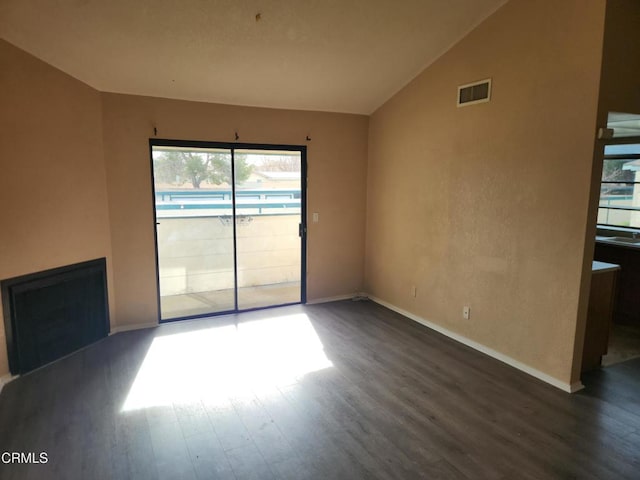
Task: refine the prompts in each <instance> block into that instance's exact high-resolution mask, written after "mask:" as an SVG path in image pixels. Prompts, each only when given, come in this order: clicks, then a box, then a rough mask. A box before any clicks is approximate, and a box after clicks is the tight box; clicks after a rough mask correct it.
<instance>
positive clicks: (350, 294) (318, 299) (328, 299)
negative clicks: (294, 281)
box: [306, 293, 356, 305]
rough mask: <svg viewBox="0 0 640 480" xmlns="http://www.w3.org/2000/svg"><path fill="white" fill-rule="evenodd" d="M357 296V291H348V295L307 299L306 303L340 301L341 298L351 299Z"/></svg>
mask: <svg viewBox="0 0 640 480" xmlns="http://www.w3.org/2000/svg"><path fill="white" fill-rule="evenodd" d="M355 296H356V294H355V293H348V294H346V295H336V296H335V297H324V298H314V299H313V300H307V303H306V304H307V305H315V304H316V303H329V302H339V301H341V300H351V299H352V298H353V297H355Z"/></svg>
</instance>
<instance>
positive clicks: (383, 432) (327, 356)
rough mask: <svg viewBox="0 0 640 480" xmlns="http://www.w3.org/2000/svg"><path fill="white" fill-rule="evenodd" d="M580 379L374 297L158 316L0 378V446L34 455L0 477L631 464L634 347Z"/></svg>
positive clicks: (511, 475) (612, 475) (420, 473)
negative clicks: (492, 351)
mask: <svg viewBox="0 0 640 480" xmlns="http://www.w3.org/2000/svg"><path fill="white" fill-rule="evenodd" d="M283 318H284V319H287V318H288V319H290V320H291V321H293V320H295V321H296V322H298V323H296V325H300V326H301V328H297V327H296V328H294V329H289V330H291V332H292V333H291V334H288V333H287V330H282V328H283V327H284V328H288V327H287V325H292V324H287V323H286V321H284V320H282V319H283ZM279 319H280V320H279ZM229 322H231V325H229ZM234 322H235V324H234ZM250 325H253V326H255V328H253V329H252V328H249V326H250ZM270 325H278V328H280V330H279V331H278V332H277V336H274V335H273V332H271V331H270V330H269V326H270ZM245 327H246V328H245ZM274 328H275V327H274ZM302 336H304V338H302ZM189 342H191V343H189ZM320 342H321V343H320ZM322 347H323V348H324V350H323V348H322ZM190 362H191V363H190ZM584 383H585V385H586V388H585V390H583V391H582V392H579V393H577V394H573V395H569V394H565V393H563V392H561V391H559V390H557V389H555V388H553V387H551V386H548V385H546V384H544V383H542V382H540V381H538V380H536V379H533V378H531V377H529V376H528V375H526V374H523V373H521V372H519V371H517V370H515V369H512V368H511V367H508V366H506V365H504V364H501V363H500V362H498V361H496V360H494V359H491V358H489V357H486V356H484V355H482V354H480V353H477V352H475V351H473V350H471V349H469V348H467V347H465V346H462V345H460V344H458V343H456V342H453V341H451V340H449V339H447V338H445V337H443V336H441V335H439V334H437V333H435V332H433V331H430V330H429V329H427V328H425V327H422V326H420V325H418V324H416V323H414V322H412V321H410V320H407V319H405V318H403V317H401V316H400V315H398V314H396V313H393V312H391V311H389V310H387V309H385V308H383V307H381V306H379V305H376V304H374V303H371V302H349V301H347V302H336V303H330V304H324V305H312V306H304V307H303V306H294V307H286V308H283V309H276V310H265V311H260V312H252V313H248V314H242V315H240V316H231V317H224V318H222V317H219V318H215V319H206V320H199V321H191V322H182V323H174V324H167V325H163V326H161V327H159V328H157V329H150V330H143V331H135V332H128V333H121V334H118V335H114V336H112V337H109V338H108V339H106V340H103V341H101V342H99V343H97V344H95V345H93V346H91V347H89V348H87V349H85V350H83V351H81V352H78V353H76V354H74V355H72V356H70V357H67V358H64V359H62V360H60V361H59V362H57V363H54V364H51V365H48V366H46V367H44V368H42V369H39V370H37V371H34V372H32V373H31V374H29V375H26V376H24V377H22V378H19V379H17V380H15V381H14V382H12V383H10V384H9V385H7V386H6V387H5V389H4V390H3V391H2V394H0V452H36V453H38V454H39V453H40V452H46V453H47V455H48V459H49V461H48V462H47V463H46V464H2V463H0V478H2V479H25V478H30V479H31V478H32V479H48V478H60V479H100V478H114V479H127V478H130V479H146V478H154V479H155V478H166V479H178V478H189V479H191V478H205V479H215V478H232V479H245V478H255V479H281V478H283V479H358V478H372V479H373V478H382V479H390V478H406V479H415V478H428V479H484V478H487V479H554V478H562V479H565V478H580V479H583V478H584V479H639V478H640V359H635V360H631V361H629V362H625V363H621V364H618V365H615V366H612V367H608V368H606V369H601V370H598V371H595V372H592V373H591V374H589V375H588V376H587V377H585V378H584Z"/></svg>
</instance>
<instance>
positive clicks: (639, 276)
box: [594, 242, 640, 325]
mask: <svg viewBox="0 0 640 480" xmlns="http://www.w3.org/2000/svg"><path fill="white" fill-rule="evenodd" d="M594 259H595V260H598V261H601V262H607V263H615V264H617V265H620V267H621V270H620V271H619V272H618V279H617V285H616V289H617V296H616V301H615V304H614V308H613V321H614V322H615V323H620V324H626V325H640V248H639V247H627V246H623V245H611V244H604V243H600V242H596V248H595V254H594Z"/></svg>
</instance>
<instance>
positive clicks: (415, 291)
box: [411, 285, 418, 297]
mask: <svg viewBox="0 0 640 480" xmlns="http://www.w3.org/2000/svg"><path fill="white" fill-rule="evenodd" d="M417 293H418V290H417V289H416V286H415V285H413V286H412V287H411V296H412V297H415V296H416V295H417Z"/></svg>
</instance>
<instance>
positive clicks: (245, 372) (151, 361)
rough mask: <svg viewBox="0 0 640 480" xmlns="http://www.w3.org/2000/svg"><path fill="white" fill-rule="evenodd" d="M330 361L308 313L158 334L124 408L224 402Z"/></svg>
mask: <svg viewBox="0 0 640 480" xmlns="http://www.w3.org/2000/svg"><path fill="white" fill-rule="evenodd" d="M332 366H333V364H332V363H331V362H330V361H329V359H328V358H327V357H326V355H325V354H324V348H323V345H322V342H321V341H320V338H319V337H318V335H317V333H316V331H315V330H314V328H313V326H312V324H311V322H310V321H309V319H308V317H307V316H306V315H305V314H295V315H287V316H279V317H272V318H268V319H264V320H257V321H250V322H243V323H239V324H236V325H229V326H221V327H213V328H208V329H202V330H195V331H192V332H185V333H177V334H173V335H167V336H159V337H156V338H155V339H154V340H153V342H152V344H151V346H150V347H149V351H148V352H147V355H146V357H145V359H144V361H143V363H142V365H141V367H140V370H139V371H138V373H137V375H136V378H135V381H134V382H133V385H132V386H131V389H130V391H129V394H128V396H127V398H126V400H125V402H124V406H123V408H122V411H129V410H136V409H141V408H149V407H156V406H167V405H172V404H189V403H195V402H200V401H203V402H206V403H208V404H216V403H224V402H226V401H227V399H229V398H238V397H243V396H246V395H253V394H255V393H257V392H260V391H269V390H271V389H273V388H274V387H278V386H282V385H289V384H292V383H295V382H296V381H297V380H298V379H299V378H301V377H302V376H304V375H306V374H308V373H310V372H314V371H318V370H322V369H325V368H328V367H332Z"/></svg>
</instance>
